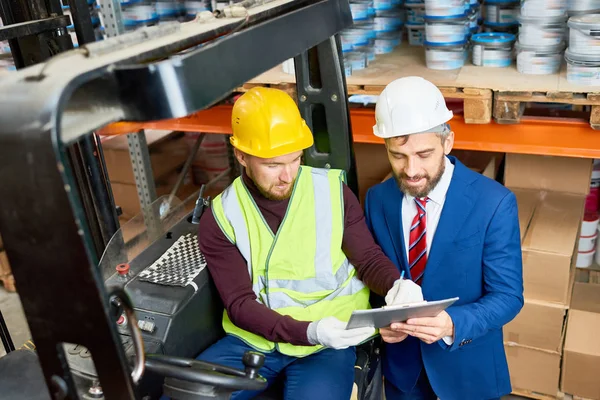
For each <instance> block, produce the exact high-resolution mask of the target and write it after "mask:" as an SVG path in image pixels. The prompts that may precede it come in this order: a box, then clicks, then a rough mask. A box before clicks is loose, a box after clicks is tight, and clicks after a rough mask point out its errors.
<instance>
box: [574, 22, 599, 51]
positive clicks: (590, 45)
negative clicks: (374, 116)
mask: <svg viewBox="0 0 600 400" xmlns="http://www.w3.org/2000/svg"><path fill="white" fill-rule="evenodd" d="M568 25H569V48H570V49H571V51H572V52H574V53H579V54H600V15H598V14H595V15H581V16H577V17H571V18H569V22H568Z"/></svg>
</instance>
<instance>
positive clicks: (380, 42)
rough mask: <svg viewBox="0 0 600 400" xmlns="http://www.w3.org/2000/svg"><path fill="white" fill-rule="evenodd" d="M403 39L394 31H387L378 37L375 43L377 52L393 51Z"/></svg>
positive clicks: (374, 47) (374, 46)
mask: <svg viewBox="0 0 600 400" xmlns="http://www.w3.org/2000/svg"><path fill="white" fill-rule="evenodd" d="M401 40H402V39H401V38H400V37H399V36H398V35H396V34H393V33H386V34H382V35H380V36H378V37H376V38H375V43H374V45H373V49H374V50H375V54H387V53H391V52H392V51H393V50H394V49H395V48H396V47H398V46H399V45H400V42H401Z"/></svg>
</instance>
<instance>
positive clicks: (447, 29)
mask: <svg viewBox="0 0 600 400" xmlns="http://www.w3.org/2000/svg"><path fill="white" fill-rule="evenodd" d="M468 24H469V20H468V18H467V15H466V14H462V15H457V16H453V17H430V16H426V17H425V40H426V41H428V42H430V43H457V42H460V41H462V40H465V38H466V37H467V34H468Z"/></svg>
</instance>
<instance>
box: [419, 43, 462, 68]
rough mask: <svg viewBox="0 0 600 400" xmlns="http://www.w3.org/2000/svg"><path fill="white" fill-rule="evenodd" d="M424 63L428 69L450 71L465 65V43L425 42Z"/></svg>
mask: <svg viewBox="0 0 600 400" xmlns="http://www.w3.org/2000/svg"><path fill="white" fill-rule="evenodd" d="M423 45H424V46H425V63H426V65H427V68H429V69H437V70H452V69H458V68H461V67H462V66H464V65H465V58H466V54H467V41H466V40H462V41H460V42H455V43H431V42H428V41H425V43H424V44H423Z"/></svg>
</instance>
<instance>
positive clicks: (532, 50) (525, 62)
mask: <svg viewBox="0 0 600 400" xmlns="http://www.w3.org/2000/svg"><path fill="white" fill-rule="evenodd" d="M515 49H516V53H517V71H519V72H520V73H522V74H529V75H549V74H556V73H557V72H558V71H559V70H560V65H561V63H562V59H563V51H564V49H565V43H564V42H562V43H560V44H558V45H554V46H528V45H525V44H522V43H519V42H518V41H517V43H516V45H515Z"/></svg>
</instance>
